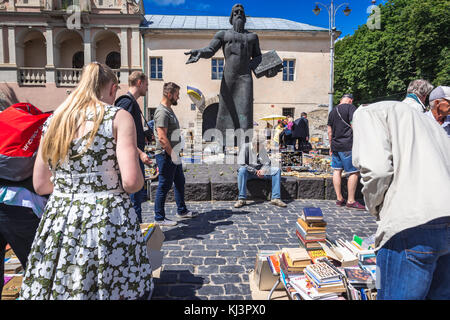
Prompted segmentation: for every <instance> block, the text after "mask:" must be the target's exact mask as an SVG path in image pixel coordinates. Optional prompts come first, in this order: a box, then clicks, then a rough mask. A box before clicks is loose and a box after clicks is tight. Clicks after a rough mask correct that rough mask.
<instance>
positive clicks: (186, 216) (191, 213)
mask: <svg viewBox="0 0 450 320" xmlns="http://www.w3.org/2000/svg"><path fill="white" fill-rule="evenodd" d="M198 215H199V213H198V212H196V211H187V212H185V213H182V214H178V213H177V218H178V219H190V218H195V217H197V216H198Z"/></svg>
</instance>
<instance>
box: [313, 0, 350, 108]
mask: <svg viewBox="0 0 450 320" xmlns="http://www.w3.org/2000/svg"><path fill="white" fill-rule="evenodd" d="M319 5H320V6H322V7H324V8H325V9H327V11H328V23H329V28H330V38H331V41H330V93H329V94H330V101H329V104H328V113H330V112H331V110H332V109H333V95H334V35H335V34H336V25H335V20H336V13H337V12H338V10H339V9H340V8H341V7H342V6H345V5H346V6H347V7H346V8H345V9H344V14H345V15H346V16H348V15H349V14H350V12H351V11H352V10H351V9H350V8H349V7H348V6H349V4H348V3H343V4H341V5H339V6H337V7H335V4H334V1H333V0H331V4H330V5H329V6H327V5H325V4H323V3H320V2H316V7H315V8H314V9H313V12H314V14H315V15H316V16H317V15H318V14H319V13H320V11H321V9H320V8H319Z"/></svg>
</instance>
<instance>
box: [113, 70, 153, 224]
mask: <svg viewBox="0 0 450 320" xmlns="http://www.w3.org/2000/svg"><path fill="white" fill-rule="evenodd" d="M128 86H129V91H128V92H127V94H125V95H123V96H120V97H119V98H117V100H116V102H115V106H117V107H120V108H122V109H125V110H127V111H128V112H129V113H130V114H131V116H132V117H133V119H134V125H135V127H136V138H137V147H138V148H137V149H138V154H139V165H140V167H141V171H142V175H143V176H144V178H145V167H144V164H147V165H149V164H151V163H152V162H151V160H150V158H149V157H148V155H147V154H146V153H145V152H144V151H145V150H144V149H145V134H144V127H143V125H142V118H143V115H142V111H141V107H140V106H139V104H138V102H137V100H138V99H139V98H140V97H144V96H145V95H146V94H147V91H148V78H147V76H146V75H145V74H144V73H143V72H142V71H133V72H132V73H131V74H130V76H129V77H128ZM130 200H131V203H132V204H133V208H134V211H136V215H137V216H138V220H139V223H142V202H144V200H145V189H144V188H142V190H140V191H138V192H136V193H133V194H130Z"/></svg>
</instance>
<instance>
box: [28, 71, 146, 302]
mask: <svg viewBox="0 0 450 320" xmlns="http://www.w3.org/2000/svg"><path fill="white" fill-rule="evenodd" d="M117 89H118V82H117V78H116V76H115V75H114V73H113V72H112V71H111V69H110V68H108V67H107V66H105V65H103V64H99V63H96V62H94V63H91V64H89V65H87V66H85V68H84V70H83V73H82V77H81V80H80V83H79V85H78V87H77V88H76V90H75V91H74V92H73V93H72V94H71V95H70V96H69V97H68V98H67V99H66V100H65V101H64V102H63V103H62V104H61V105H60V106H59V107H58V108H57V109H56V111H55V112H54V114H53V115H52V116H51V117H50V118H49V119H48V120H47V123H46V124H45V126H44V130H43V137H42V139H41V144H40V146H39V150H38V156H37V159H36V164H35V167H34V175H33V184H34V187H35V190H36V192H37V193H38V194H41V195H44V194H51V195H50V198H49V201H48V203H47V206H46V208H45V212H44V214H43V217H42V220H41V223H40V225H39V228H38V230H37V233H36V237H35V239H34V242H33V245H32V249H31V253H30V255H29V260H28V265H27V269H26V272H25V277H24V281H23V284H22V290H21V298H22V299H39V300H42V299H44V300H47V299H65V300H66V299H76V300H85V299H114V300H115V299H141V298H145V296H146V295H147V294H148V293H149V292H150V290H151V283H152V281H151V266H150V264H149V262H148V258H147V252H146V247H145V244H144V241H143V237H142V234H141V232H140V230H139V223H138V221H137V215H136V213H135V212H134V209H133V207H132V205H131V202H130V198H129V195H128V194H129V193H133V192H136V191H138V190H140V189H141V188H142V186H143V183H144V178H143V176H142V173H141V170H140V168H139V163H138V154H137V146H136V129H135V125H134V122H133V118H132V117H131V115H130V114H129V113H128V112H127V111H125V110H123V109H120V108H116V107H113V106H111V104H113V103H114V99H115V96H116V92H117Z"/></svg>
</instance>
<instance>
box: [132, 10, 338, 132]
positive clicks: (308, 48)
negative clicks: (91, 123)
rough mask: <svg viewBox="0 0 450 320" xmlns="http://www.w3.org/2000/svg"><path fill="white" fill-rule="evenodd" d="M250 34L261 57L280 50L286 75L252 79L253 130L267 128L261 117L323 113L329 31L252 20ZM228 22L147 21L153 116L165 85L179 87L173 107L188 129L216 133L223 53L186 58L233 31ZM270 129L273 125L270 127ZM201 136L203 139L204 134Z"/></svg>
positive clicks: (192, 19)
mask: <svg viewBox="0 0 450 320" xmlns="http://www.w3.org/2000/svg"><path fill="white" fill-rule="evenodd" d="M245 27H246V29H247V30H249V31H251V32H254V33H256V34H258V37H259V40H260V46H261V50H262V52H263V53H264V52H267V51H269V50H276V51H277V53H278V55H279V56H280V58H281V59H282V60H283V63H284V70H283V72H280V73H279V74H278V75H277V76H276V77H274V78H266V77H263V78H260V79H257V78H256V77H254V82H253V88H254V117H253V118H254V121H255V128H262V129H263V128H265V126H266V122H265V121H261V120H260V119H261V118H262V117H265V116H268V115H271V114H280V115H289V114H290V115H292V116H293V117H294V118H298V117H300V113H301V112H310V111H313V110H317V109H323V108H324V107H322V106H325V107H327V106H326V104H327V102H328V92H329V88H328V83H329V81H328V79H329V76H330V72H329V59H330V55H329V39H330V38H329V33H328V30H327V29H323V28H319V27H314V26H310V25H306V24H302V23H297V22H293V21H288V20H284V19H276V18H253V17H248V18H247V23H246V25H245ZM230 28H231V25H230V23H229V17H207V16H168V15H146V16H145V20H144V23H143V24H142V28H141V32H142V33H143V35H144V46H145V47H144V50H145V54H144V56H145V57H146V61H144V63H143V64H144V68H145V70H146V72H147V74H148V75H149V77H150V79H149V80H150V81H149V97H148V104H147V106H148V108H147V110H146V113H147V114H148V115H151V114H152V113H153V112H154V109H155V108H156V106H157V105H158V104H159V101H160V99H161V94H162V87H163V84H164V83H165V82H169V81H172V82H175V83H177V84H178V85H180V86H181V88H182V89H181V94H180V101H179V104H178V106H176V107H174V110H175V113H176V114H177V116H178V118H179V120H180V124H181V126H182V127H183V128H184V129H187V130H192V131H196V133H197V135H198V134H202V133H204V132H205V131H206V130H207V129H209V128H213V127H214V126H215V122H216V115H217V110H218V102H219V97H218V95H219V91H220V83H221V79H222V73H223V66H224V56H223V52H222V50H219V51H218V52H217V53H216V54H215V56H214V57H213V58H211V59H200V60H199V61H198V62H197V63H195V64H189V65H186V61H187V59H188V57H189V56H187V55H185V52H188V51H190V50H191V49H199V48H203V47H205V46H207V45H208V44H209V43H210V41H211V39H212V38H213V36H214V34H215V33H216V32H217V31H219V30H225V29H230ZM187 86H192V87H195V88H197V89H200V90H201V91H202V93H203V94H204V96H205V99H206V105H205V109H203V110H197V109H196V108H195V106H194V105H192V102H191V100H190V98H189V96H188V95H187ZM271 124H272V123H271ZM200 132H201V133H200Z"/></svg>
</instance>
